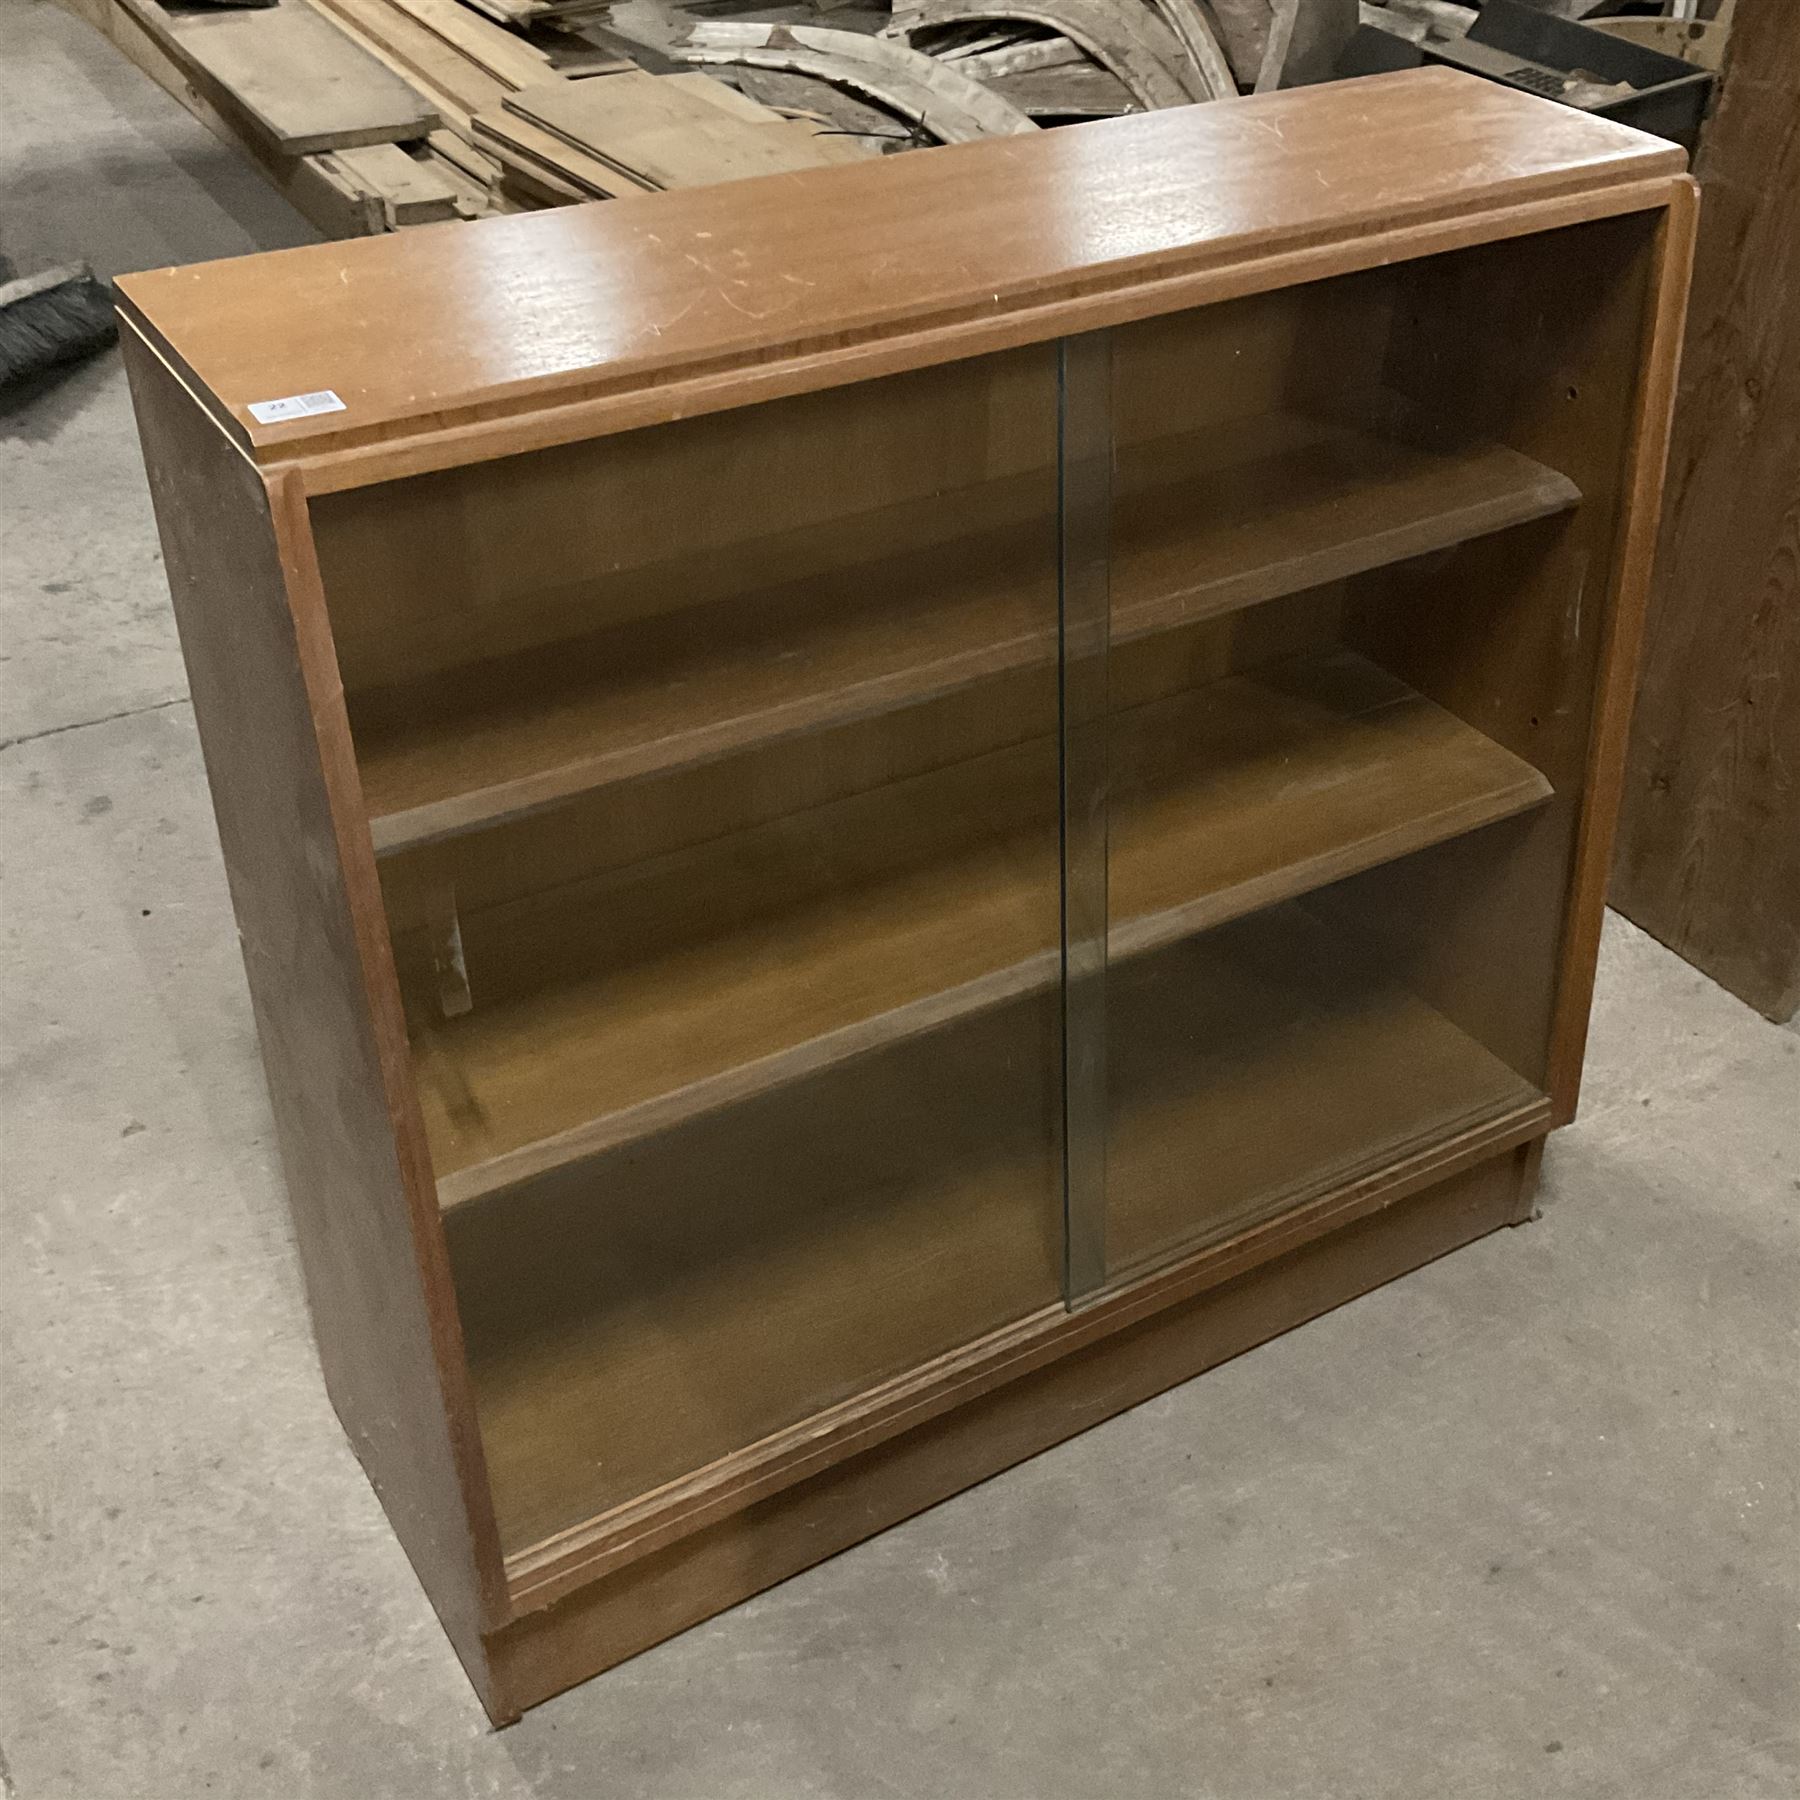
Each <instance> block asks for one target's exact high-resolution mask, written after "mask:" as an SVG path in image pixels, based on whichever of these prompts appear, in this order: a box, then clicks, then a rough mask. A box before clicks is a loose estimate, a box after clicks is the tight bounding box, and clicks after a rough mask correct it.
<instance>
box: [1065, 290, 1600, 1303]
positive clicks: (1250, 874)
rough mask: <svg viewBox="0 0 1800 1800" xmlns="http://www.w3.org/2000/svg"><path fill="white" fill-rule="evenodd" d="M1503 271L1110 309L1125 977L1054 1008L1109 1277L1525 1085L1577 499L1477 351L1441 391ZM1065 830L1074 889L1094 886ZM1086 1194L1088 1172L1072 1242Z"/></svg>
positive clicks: (1112, 630)
mask: <svg viewBox="0 0 1800 1800" xmlns="http://www.w3.org/2000/svg"><path fill="white" fill-rule="evenodd" d="M1441 260H1443V261H1445V262H1446V263H1452V262H1453V259H1441ZM1510 267H1511V265H1507V268H1508V269H1510ZM1542 272H1543V273H1548V265H1547V264H1546V265H1545V266H1544V269H1543V271H1542ZM1508 279H1510V276H1509V275H1508V274H1507V273H1506V271H1505V270H1502V269H1500V268H1497V266H1496V264H1495V261H1494V259H1492V258H1490V259H1489V261H1488V262H1487V263H1485V264H1483V265H1481V266H1480V267H1479V268H1476V267H1474V266H1473V265H1463V266H1462V270H1461V272H1460V273H1458V272H1457V271H1456V269H1455V268H1454V267H1452V268H1451V269H1450V270H1449V271H1448V272H1446V271H1443V270H1437V271H1434V270H1431V269H1429V268H1427V267H1425V266H1424V265H1420V266H1414V267H1407V268H1400V269H1387V270H1378V271H1374V272H1371V273H1369V274H1366V275H1358V276H1354V277H1348V278H1344V279H1342V280H1337V281H1332V282H1326V283H1319V284H1315V285H1312V286H1309V287H1302V288H1296V289H1292V290H1288V291H1285V292H1279V293H1273V294H1267V295H1259V296H1255V297H1252V298H1249V299H1245V300H1239V301H1234V302H1230V303H1227V304H1222V305H1218V306H1214V307H1209V308H1206V309H1203V310H1199V311H1195V312H1190V313H1186V314H1177V315H1173V316H1169V317H1166V318H1159V319H1153V320H1148V321H1145V322H1143V323H1139V324H1134V325H1131V326H1126V327H1121V328H1119V329H1117V330H1116V331H1114V332H1113V333H1112V334H1111V345H1110V366H1111V381H1110V431H1111V435H1112V441H1113V456H1112V471H1113V493H1112V506H1111V553H1110V567H1111V582H1110V597H1109V600H1108V603H1107V610H1108V620H1109V626H1108V630H1107V632H1106V634H1105V635H1106V639H1107V648H1106V657H1107V673H1106V678H1105V682H1104V692H1105V710H1106V715H1107V718H1108V730H1107V733H1106V744H1105V749H1104V753H1103V756H1102V757H1099V758H1096V757H1094V756H1093V755H1091V754H1090V756H1089V758H1088V766H1089V767H1090V768H1091V767H1092V766H1094V764H1095V763H1096V762H1097V761H1103V762H1104V783H1105V792H1106V803H1105V806H1104V808H1103V812H1104V818H1103V820H1102V821H1101V822H1100V823H1099V824H1098V825H1095V824H1094V823H1092V822H1091V821H1090V822H1087V823H1085V824H1084V826H1083V832H1084V841H1085V844H1086V846H1087V853H1088V855H1089V857H1090V858H1091V857H1092V856H1093V855H1095V854H1097V853H1098V852H1097V851H1096V849H1095V846H1097V845H1098V844H1100V843H1104V846H1105V851H1104V859H1105V874H1104V883H1103V892H1104V897H1105V905H1106V917H1107V929H1106V934H1105V968H1106V973H1105V980H1104V985H1105V995H1104V1003H1103V1005H1102V1006H1100V1007H1092V1006H1089V1007H1088V1008H1086V1011H1085V1013H1084V1014H1083V1018H1086V1019H1087V1020H1088V1023H1087V1024H1085V1025H1083V1024H1081V1021H1080V1020H1078V1018H1077V1014H1076V1011H1075V1010H1074V1008H1073V1007H1072V1009H1071V1014H1070V1024H1071V1032H1072V1033H1073V1032H1075V1031H1076V1030H1077V1028H1078V1026H1080V1028H1082V1029H1096V1030H1098V1031H1099V1032H1101V1034H1102V1036H1103V1047H1102V1048H1101V1049H1100V1050H1098V1051H1095V1052H1093V1053H1092V1055H1089V1054H1088V1053H1087V1052H1085V1051H1084V1049H1083V1048H1082V1047H1080V1046H1078V1045H1075V1044H1073V1043H1072V1044H1071V1047H1070V1050H1069V1066H1070V1068H1071V1070H1086V1069H1088V1068H1090V1067H1091V1066H1092V1064H1093V1063H1095V1062H1098V1063H1100V1064H1101V1065H1103V1067H1104V1077H1103V1081H1104V1095H1105V1116H1106V1132H1105V1148H1104V1159H1103V1160H1104V1174H1103V1177H1102V1179H1103V1183H1104V1192H1105V1202H1104V1214H1105V1222H1104V1242H1105V1255H1104V1265H1105V1274H1106V1277H1107V1279H1108V1280H1117V1279H1119V1278H1121V1277H1122V1276H1124V1275H1127V1274H1129V1273H1132V1272H1135V1271H1137V1270H1140V1269H1142V1268H1144V1267H1146V1266H1148V1265H1150V1264H1153V1263H1155V1262H1156V1261H1158V1260H1160V1259H1163V1258H1166V1257H1169V1256H1172V1255H1175V1254H1178V1253H1183V1252H1187V1251H1191V1250H1193V1249H1195V1248H1197V1247H1199V1246H1202V1245H1204V1244H1207V1243H1210V1242H1214V1241H1218V1240H1222V1239H1224V1238H1227V1237H1230V1236H1233V1235H1235V1234H1237V1233H1239V1232H1241V1231H1243V1230H1245V1229H1246V1228H1249V1227H1252V1226H1254V1225H1256V1224H1258V1223H1260V1222H1262V1221H1264V1220H1267V1219H1270V1218H1272V1217H1274V1216H1276V1215H1278V1214H1281V1213H1283V1212H1286V1211H1288V1210H1291V1209H1293V1208H1296V1207H1299V1206H1302V1205H1304V1204H1306V1203H1308V1202H1310V1201H1313V1200H1317V1199H1320V1198H1322V1197H1324V1196H1325V1195H1327V1194H1329V1193H1331V1192H1333V1191H1334V1190H1338V1189H1341V1188H1343V1187H1344V1186H1346V1185H1347V1184H1348V1183H1350V1182H1352V1181H1355V1180H1358V1179H1360V1178H1362V1177H1364V1176H1366V1175H1370V1174H1373V1173H1376V1172H1378V1171H1379V1170H1381V1169H1382V1168H1383V1167H1385V1166H1388V1165H1391V1164H1392V1163H1393V1162H1395V1161H1396V1160H1397V1159H1399V1158H1401V1157H1402V1156H1405V1155H1407V1154H1410V1153H1412V1152H1415V1151H1417V1150H1419V1149H1421V1148H1424V1147H1427V1146H1429V1145H1431V1144H1434V1143H1439V1142H1442V1141H1443V1140H1444V1139H1446V1138H1447V1137H1449V1136H1451V1135H1453V1134H1457V1133H1460V1132H1463V1131H1466V1130H1478V1129H1481V1128H1483V1127H1485V1126H1489V1125H1492V1126H1494V1127H1495V1129H1499V1128H1501V1126H1502V1125H1503V1124H1504V1122H1505V1121H1507V1120H1509V1119H1515V1118H1517V1117H1520V1116H1522V1114H1523V1113H1524V1112H1526V1111H1529V1110H1530V1109H1531V1108H1533V1107H1534V1106H1536V1105H1538V1104H1539V1096H1538V1091H1537V1088H1536V1086H1535V1085H1534V1083H1537V1082H1540V1081H1541V1080H1542V1074H1541V1056H1538V1060H1536V1061H1534V1055H1538V1052H1537V1051H1536V1050H1535V1049H1534V1047H1533V1045H1532V1044H1531V1042H1530V1034H1529V1033H1528V1032H1524V1031H1521V1030H1519V1029H1518V1025H1519V1018H1518V1014H1517V1009H1516V1007H1515V1006H1514V1003H1513V1002H1512V1000H1510V999H1509V997H1508V995H1507V993H1506V992H1505V989H1506V988H1507V987H1508V986H1509V985H1510V986H1511V987H1512V988H1513V989H1514V990H1515V991H1516V992H1520V993H1533V994H1535V993H1538V992H1540V991H1548V982H1549V976H1550V970H1551V965H1552V964H1553V961H1554V955H1555V942H1556V939H1555V933H1554V930H1553V929H1550V928H1548V921H1549V920H1550V919H1553V918H1554V915H1555V913H1556V909H1557V908H1558V906H1559V905H1560V902H1561V894H1562V882H1563V880H1564V875H1565V871H1566V868H1567V860H1566V843H1567V840H1566V836H1565V835H1563V830H1564V827H1563V824H1562V823H1559V822H1558V820H1559V819H1563V820H1566V817H1567V809H1566V808H1565V809H1562V811H1561V812H1559V809H1558V805H1557V804H1556V803H1555V795H1554V792H1553V788H1552V783H1551V780H1550V779H1549V778H1548V776H1547V775H1546V773H1545V768H1546V767H1549V766H1551V765H1550V764H1548V763H1546V762H1545V761H1544V759H1543V758H1542V757H1540V756H1537V755H1536V754H1534V751H1535V745H1534V742H1533V740H1532V737H1531V732H1532V731H1533V730H1535V729H1536V728H1537V727H1538V726H1539V718H1538V717H1537V716H1531V717H1530V719H1529V728H1528V727H1527V725H1526V715H1528V714H1530V715H1537V714H1539V713H1540V712H1548V711H1550V710H1551V708H1550V705H1549V703H1548V702H1547V701H1545V700H1543V699H1542V698H1540V699H1538V700H1533V699H1532V697H1531V690H1530V687H1529V683H1530V682H1531V681H1532V680H1533V679H1536V678H1537V677H1538V676H1539V674H1540V671H1541V669H1542V666H1543V665H1542V661H1541V656H1540V653H1539V652H1538V651H1537V650H1536V649H1535V648H1534V647H1533V646H1534V645H1535V643H1536V641H1537V636H1536V634H1538V633H1539V631H1540V628H1541V626H1542V625H1543V623H1544V622H1546V621H1550V620H1554V619H1556V618H1558V617H1561V616H1564V615H1566V612H1567V608H1566V607H1565V606H1564V605H1563V602H1564V600H1565V599H1566V597H1567V595H1568V594H1569V593H1570V592H1571V591H1573V590H1572V588H1570V587H1568V586H1564V585H1560V582H1561V580H1562V579H1563V578H1564V577H1566V576H1567V575H1568V572H1569V569H1570V567H1571V565H1570V563H1569V562H1568V561H1567V559H1566V558H1565V557H1564V556H1563V554H1562V543H1563V535H1562V534H1564V533H1565V532H1566V531H1568V530H1569V529H1571V527H1570V526H1569V519H1570V517H1571V513H1572V509H1573V508H1574V506H1575V503H1576V502H1577V500H1578V499H1579V498H1580V496H1579V494H1578V493H1577V490H1576V488H1575V486H1574V484H1573V483H1572V482H1571V481H1570V480H1569V479H1568V478H1567V476H1566V475H1565V474H1564V473H1563V472H1562V470H1561V469H1560V468H1559V467H1557V466H1555V465H1554V464H1553V463H1551V462H1549V461H1547V460H1541V459H1540V456H1539V455H1538V454H1537V452H1538V450H1539V447H1540V440H1539V439H1536V438H1533V437H1532V436H1531V435H1530V433H1528V432H1525V431H1522V430H1520V429H1517V428H1516V421H1515V425H1514V427H1512V428H1507V427H1504V426H1502V425H1501V424H1500V423H1499V422H1498V421H1494V420H1488V421H1481V420H1479V418H1478V411H1479V409H1477V408H1476V407H1475V406H1474V405H1473V404H1472V403H1471V402H1470V401H1469V400H1468V398H1467V395H1468V394H1469V392H1470V391H1471V389H1472V387H1473V386H1474V384H1473V383H1471V382H1468V381H1464V382H1462V383H1461V384H1460V386H1461V392H1462V393H1463V395H1464V398H1463V400H1462V401H1461V402H1460V403H1459V407H1460V416H1457V417H1447V416H1445V414H1444V413H1443V412H1442V411H1436V412H1434V410H1433V406H1432V395H1433V391H1434V382H1435V383H1436V384H1437V385H1439V386H1444V385H1445V384H1446V383H1447V380H1448V375H1447V370H1446V366H1445V362H1444V357H1445V355H1446V354H1447V353H1448V347H1449V346H1460V345H1462V344H1464V343H1465V342H1466V341H1472V340H1480V341H1481V342H1482V343H1483V344H1484V345H1485V344H1507V345H1508V346H1509V348H1511V347H1512V346H1513V345H1514V344H1515V342H1516V335H1517V334H1513V336H1510V337H1509V334H1508V333H1507V332H1506V331H1504V330H1503V329H1500V325H1501V318H1500V316H1499V315H1500V314H1501V313H1502V312H1503V308H1501V307H1499V306H1497V305H1495V304H1494V302H1493V300H1492V295H1493V294H1494V293H1496V292H1499V293H1505V292H1506V291H1507V290H1506V281H1507V280H1508ZM1533 279H1535V277H1534V278H1533ZM1527 288H1529V283H1527ZM1525 293H1526V290H1524V289H1518V288H1515V289H1514V291H1513V294H1514V299H1515V301H1516V302H1518V303H1520V304H1521V310H1524V304H1523V301H1524V297H1525ZM1477 296H1480V297H1482V303H1483V305H1484V306H1485V307H1486V308H1487V310H1485V311H1483V312H1481V313H1480V315H1479V318H1478V319H1477V318H1465V319H1464V320H1463V321H1462V323H1461V324H1459V321H1458V318H1457V317H1456V316H1455V315H1454V313H1453V314H1452V316H1451V317H1450V318H1448V319H1445V320H1438V321H1436V322H1435V323H1434V324H1433V325H1432V326H1431V328H1430V329H1429V330H1428V329H1427V327H1426V325H1425V324H1424V323H1423V318H1424V316H1425V315H1426V313H1427V312H1428V311H1429V310H1430V309H1431V308H1436V307H1438V306H1440V305H1450V304H1451V302H1452V301H1454V302H1455V304H1457V305H1464V306H1469V305H1473V303H1474V300H1475V298H1476V297H1477ZM1427 300H1428V301H1429V302H1430V307H1429V308H1428V307H1426V306H1425V304H1424V303H1425V301H1427ZM1556 312H1557V309H1556V308H1555V307H1554V306H1550V305H1548V304H1547V300H1546V296H1544V295H1542V294H1539V296H1538V300H1537V304H1536V314H1535V316H1539V317H1543V316H1547V315H1552V314H1556ZM1397 321H1398V328H1397ZM1462 324H1466V325H1468V326H1469V327H1471V328H1469V329H1464V328H1462ZM1477 325H1478V326H1479V329H1475V328H1473V327H1475V326H1477ZM1427 342H1429V343H1430V344H1431V345H1432V346H1433V350H1432V354H1433V355H1434V356H1435V357H1436V358H1437V360H1436V361H1435V362H1433V363H1432V365H1431V370H1430V374H1431V379H1421V378H1420V368H1419V361H1418V359H1419V358H1420V357H1421V356H1422V355H1423V354H1424V353H1423V352H1422V350H1421V348H1420V347H1421V346H1422V345H1424V344H1425V343H1427ZM1102 354H1103V353H1101V352H1099V351H1095V352H1093V353H1092V358H1091V360H1097V359H1098V358H1099V357H1100V356H1101V355H1102ZM1555 366H1556V365H1555V362H1554V359H1553V358H1551V357H1546V358H1545V361H1544V365H1543V369H1542V373H1543V374H1544V375H1545V377H1546V389H1545V391H1546V392H1549V391H1552V390H1551V384H1550V381H1549V379H1548V377H1549V376H1550V375H1551V372H1552V370H1553V369H1554V367H1555ZM1447 391H1456V389H1454V388H1450V389H1448V390H1447ZM1513 391H1514V392H1515V393H1516V391H1517V390H1516V386H1515V387H1514V390H1513ZM1561 391H1562V384H1560V383H1558V384H1556V385H1555V387H1554V392H1556V393H1557V394H1558V395H1559V396H1560V394H1561ZM1573 391H1574V390H1573V388H1571V389H1570V392H1571V393H1573ZM1483 429H1487V430H1489V431H1491V432H1492V435H1491V436H1487V437H1484V436H1482V435H1481V432H1482V430H1483ZM1542 441H1543V442H1545V443H1547V442H1548V441H1549V439H1548V438H1545V439H1543V440H1542ZM1559 572H1560V573H1559ZM1427 642H1429V643H1430V644H1432V645H1433V646H1434V648H1433V651H1432V653H1431V654H1430V655H1427V656H1423V657H1421V656H1420V655H1418V654H1417V651H1416V648H1415V646H1417V645H1420V644H1424V643H1427ZM1073 643H1074V639H1073V636H1072V637H1071V657H1073ZM1515 643H1516V644H1519V645H1523V646H1526V647H1527V648H1526V652H1525V654H1526V655H1529V656H1531V657H1534V658H1538V659H1539V660H1536V661H1531V662H1527V661H1526V660H1524V657H1523V656H1521V658H1520V660H1518V661H1516V662H1514V661H1510V660H1509V657H1510V651H1509V650H1507V649H1506V648H1504V647H1506V646H1509V645H1512V644H1515ZM1073 685H1074V669H1073V662H1072V663H1071V674H1070V686H1071V689H1072V688H1073ZM1074 743H1075V733H1074V731H1073V730H1071V733H1070V744H1071V746H1073V744H1074ZM1071 761H1073V752H1072V751H1071ZM1079 850H1080V846H1079V845H1078V844H1077V843H1076V841H1075V837H1074V833H1073V828H1071V866H1070V872H1069V883H1070V890H1071V894H1072V895H1073V894H1074V893H1075V892H1077V891H1080V892H1082V893H1085V894H1092V893H1094V892H1096V891H1102V889H1101V884H1100V881H1099V878H1098V877H1097V876H1096V875H1095V874H1094V873H1093V871H1092V869H1091V868H1088V867H1084V866H1083V865H1082V864H1081V862H1080V856H1079ZM1527 918H1534V919H1535V920H1536V921H1538V923H1539V925H1540V926H1543V927H1544V928H1543V929H1539V930H1537V931H1535V932H1534V933H1533V934H1529V935H1528V934H1526V933H1525V932H1523V931H1521V930H1519V929H1517V928H1516V927H1515V925H1514V923H1513V922H1514V921H1518V920H1523V919H1527ZM1094 1018H1098V1019H1100V1020H1101V1023H1099V1024H1098V1025H1094V1024H1093V1023H1092V1020H1093V1019H1094ZM1539 1042H1540V1043H1541V1037H1540V1039H1539ZM1073 1092H1074V1089H1073V1086H1071V1094H1073ZM1073 1143H1074V1137H1073V1133H1072V1136H1071V1144H1072V1145H1073ZM1088 1166H1089V1167H1090V1168H1091V1166H1092V1159H1090V1163H1089V1165H1088ZM1071 1167H1072V1169H1073V1167H1074V1164H1073V1162H1072V1163H1071ZM1082 1204H1083V1202H1082V1198H1081V1195H1080V1192H1079V1190H1078V1187H1077V1184H1076V1182H1075V1180H1074V1177H1073V1175H1072V1176H1071V1184H1070V1207H1071V1223H1070V1242H1071V1245H1072V1246H1073V1245H1074V1243H1075V1242H1076V1241H1077V1231H1078V1229H1079V1226H1078V1221H1079V1219H1080V1217H1081V1216H1082V1214H1081V1207H1082Z"/></svg>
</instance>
